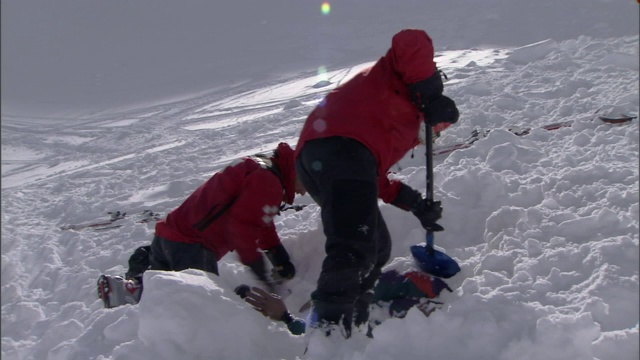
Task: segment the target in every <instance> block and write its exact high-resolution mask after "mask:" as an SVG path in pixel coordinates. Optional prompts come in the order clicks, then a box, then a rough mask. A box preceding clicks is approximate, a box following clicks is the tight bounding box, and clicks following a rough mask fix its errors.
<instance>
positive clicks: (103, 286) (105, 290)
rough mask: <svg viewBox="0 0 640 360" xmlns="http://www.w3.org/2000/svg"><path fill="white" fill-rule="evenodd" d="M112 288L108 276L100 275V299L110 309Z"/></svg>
mask: <svg viewBox="0 0 640 360" xmlns="http://www.w3.org/2000/svg"><path fill="white" fill-rule="evenodd" d="M110 293H111V287H110V286H109V278H108V277H107V276H106V275H100V277H99V278H98V298H100V299H101V300H102V302H103V303H104V307H105V308H110V307H111V306H110V305H111V304H110V301H109V294H110Z"/></svg>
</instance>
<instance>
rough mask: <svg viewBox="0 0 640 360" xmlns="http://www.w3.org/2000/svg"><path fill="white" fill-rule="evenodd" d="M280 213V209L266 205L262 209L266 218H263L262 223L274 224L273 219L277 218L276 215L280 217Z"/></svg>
mask: <svg viewBox="0 0 640 360" xmlns="http://www.w3.org/2000/svg"><path fill="white" fill-rule="evenodd" d="M279 211H280V208H279V207H277V206H270V205H265V206H264V207H263V208H262V212H263V213H264V216H263V217H262V221H264V223H265V224H268V223H270V222H272V221H273V218H274V217H276V215H278V212H279Z"/></svg>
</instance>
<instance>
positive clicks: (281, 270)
mask: <svg viewBox="0 0 640 360" xmlns="http://www.w3.org/2000/svg"><path fill="white" fill-rule="evenodd" d="M295 275H296V268H295V266H293V264H292V263H291V261H287V262H285V263H283V264H280V265H279V266H274V267H273V269H272V270H271V278H272V279H273V280H275V281H281V280H291V279H293V277H294V276H295Z"/></svg>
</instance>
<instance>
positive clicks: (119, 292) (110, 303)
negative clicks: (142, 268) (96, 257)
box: [98, 275, 142, 308]
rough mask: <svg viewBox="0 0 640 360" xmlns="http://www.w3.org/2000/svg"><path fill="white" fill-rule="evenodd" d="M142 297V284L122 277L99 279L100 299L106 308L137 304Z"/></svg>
mask: <svg viewBox="0 0 640 360" xmlns="http://www.w3.org/2000/svg"><path fill="white" fill-rule="evenodd" d="M141 295H142V284H140V283H138V282H137V281H135V280H125V279H124V278H123V277H122V276H109V275H101V276H100V278H98V298H100V299H101V300H102V302H103V303H104V307H105V308H113V307H116V306H121V305H126V304H132V305H134V304H137V303H138V302H139V301H140V296H141Z"/></svg>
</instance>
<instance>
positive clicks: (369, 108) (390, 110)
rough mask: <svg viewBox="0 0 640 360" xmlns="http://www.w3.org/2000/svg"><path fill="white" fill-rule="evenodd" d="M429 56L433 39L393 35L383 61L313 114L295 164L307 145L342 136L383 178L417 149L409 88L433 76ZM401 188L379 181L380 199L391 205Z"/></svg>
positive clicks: (417, 118)
mask: <svg viewBox="0 0 640 360" xmlns="http://www.w3.org/2000/svg"><path fill="white" fill-rule="evenodd" d="M433 56H434V50H433V44H432V41H431V38H430V37H429V35H427V33H426V32H424V31H423V30H413V29H407V30H402V31H400V32H399V33H397V34H396V35H395V36H394V37H393V39H392V45H391V48H390V49H389V51H388V52H387V54H386V55H385V56H383V57H382V58H380V59H379V60H378V61H377V62H376V63H375V64H374V65H373V67H371V68H369V69H366V70H364V71H362V72H360V73H359V74H357V75H355V76H354V77H353V78H352V79H351V80H349V81H348V82H346V83H344V84H343V85H341V86H339V87H337V88H336V89H334V90H333V91H331V92H330V93H329V94H328V95H327V96H326V98H325V99H324V100H323V101H322V102H321V103H320V104H319V105H318V106H317V107H316V108H315V109H314V110H313V112H312V113H311V114H310V115H309V117H308V118H307V121H306V122H305V125H304V127H303V129H302V132H301V135H300V139H299V141H298V144H297V146H296V154H295V156H296V158H297V157H298V155H299V153H300V150H301V149H302V148H303V146H304V144H305V143H306V142H307V141H309V140H313V139H318V138H325V137H331V136H344V137H348V138H352V139H355V140H357V141H359V142H361V143H362V144H364V145H365V146H366V147H367V148H368V149H369V150H370V151H371V152H372V153H373V155H374V156H375V158H376V160H377V163H378V170H379V172H380V174H381V175H382V174H386V173H387V172H388V171H389V169H390V168H391V166H393V165H394V164H395V163H397V162H398V161H399V160H400V159H401V158H402V157H403V156H404V155H405V154H406V153H407V152H408V151H409V150H411V148H413V147H415V146H417V145H418V144H419V138H418V133H419V128H420V123H421V122H423V114H422V113H421V112H420V111H419V109H418V107H417V106H416V105H415V104H414V102H413V101H412V98H411V94H410V90H409V88H408V85H409V84H414V83H417V82H420V81H422V80H424V79H427V78H430V77H431V76H432V75H434V74H435V73H436V71H437V69H436V64H435V63H434V61H433ZM448 125H449V124H447V125H441V126H440V127H439V129H440V128H446V127H447V126H448ZM400 186H401V183H400V182H399V181H397V180H391V181H390V180H389V179H387V177H386V176H380V177H379V184H378V189H379V192H380V198H381V199H382V200H384V201H385V202H387V203H391V202H393V201H394V200H395V199H396V197H397V196H398V192H399V191H400Z"/></svg>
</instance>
